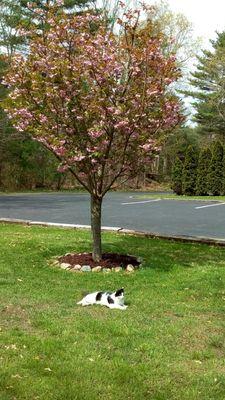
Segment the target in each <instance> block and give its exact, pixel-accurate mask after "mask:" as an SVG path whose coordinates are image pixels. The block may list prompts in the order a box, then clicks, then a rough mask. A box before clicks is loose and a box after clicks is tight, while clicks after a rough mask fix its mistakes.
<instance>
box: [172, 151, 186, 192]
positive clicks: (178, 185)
mask: <svg viewBox="0 0 225 400" xmlns="http://www.w3.org/2000/svg"><path fill="white" fill-rule="evenodd" d="M182 171H183V163H182V161H181V160H180V158H179V157H176V159H175V163H174V166H173V169H172V185H171V189H172V190H173V191H174V192H175V193H176V194H178V195H181V194H182Z"/></svg>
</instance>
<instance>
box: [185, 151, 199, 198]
mask: <svg viewBox="0 0 225 400" xmlns="http://www.w3.org/2000/svg"><path fill="white" fill-rule="evenodd" d="M197 165H198V157H197V153H196V149H195V148H194V147H193V146H192V145H190V146H188V148H187V151H186V154H185V160H184V167H183V173H182V187H183V194H186V195H188V196H192V195H194V194H195V188H196V177H197Z"/></svg>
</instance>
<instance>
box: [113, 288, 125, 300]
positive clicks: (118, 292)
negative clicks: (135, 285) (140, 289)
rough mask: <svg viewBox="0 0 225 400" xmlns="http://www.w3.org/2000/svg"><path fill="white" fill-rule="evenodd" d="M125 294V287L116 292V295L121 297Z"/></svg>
mask: <svg viewBox="0 0 225 400" xmlns="http://www.w3.org/2000/svg"><path fill="white" fill-rule="evenodd" d="M123 296H124V288H121V289H118V290H117V291H116V292H115V297H117V298H119V297H123Z"/></svg>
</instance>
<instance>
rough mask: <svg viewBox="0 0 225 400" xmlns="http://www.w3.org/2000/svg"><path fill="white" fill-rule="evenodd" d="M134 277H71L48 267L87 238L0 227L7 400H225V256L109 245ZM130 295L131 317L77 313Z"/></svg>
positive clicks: (121, 242)
mask: <svg viewBox="0 0 225 400" xmlns="http://www.w3.org/2000/svg"><path fill="white" fill-rule="evenodd" d="M103 239H104V250H105V251H112V252H115V251H118V252H121V253H130V254H135V255H138V256H141V257H143V258H144V265H143V268H142V269H141V270H140V271H138V272H136V273H133V274H127V273H125V272H123V273H115V272H114V273H108V274H104V273H83V274H79V273H78V274H75V273H71V272H68V271H64V270H61V269H59V268H56V267H51V266H49V264H48V261H49V260H50V258H51V257H53V256H56V255H60V254H64V253H66V252H70V251H78V252H82V251H89V250H90V248H91V242H90V234H89V232H88V231H74V230H70V229H59V228H44V227H37V226H36V227H29V226H21V225H7V224H1V225H0V254H1V261H0V270H1V306H0V311H1V323H2V326H1V364H2V367H3V368H2V373H1V379H0V398H1V399H2V400H9V399H10V400H25V399H26V400H28V399H29V400H36V399H38V400H77V399H79V400H89V399H90V400H95V399H98V400H99V399H106V400H111V399H113V400H114V399H124V400H128V399H130V400H136V399H140V400H143V399H152V400H174V399H179V400H192V399H193V400H196V399H201V400H215V399H216V400H217V399H218V400H219V399H221V400H224V396H225V395H224V393H225V249H223V248H219V247H209V246H207V245H201V244H190V243H177V242H172V241H166V240H159V239H147V238H144V237H134V236H125V235H121V234H118V235H116V234H111V233H104V234H103ZM121 286H124V287H125V294H126V300H127V304H128V305H129V307H128V309H127V310H126V311H120V310H110V309H107V308H103V307H98V306H93V307H86V308H82V307H80V306H77V305H76V302H77V301H78V300H80V299H81V297H82V294H83V292H85V291H95V290H101V289H103V290H104V289H108V290H113V289H116V288H120V287H121Z"/></svg>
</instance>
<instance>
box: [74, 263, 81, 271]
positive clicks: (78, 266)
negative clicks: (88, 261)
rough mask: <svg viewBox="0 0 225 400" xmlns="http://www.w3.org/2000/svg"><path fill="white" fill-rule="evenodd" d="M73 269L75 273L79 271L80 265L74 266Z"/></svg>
mask: <svg viewBox="0 0 225 400" xmlns="http://www.w3.org/2000/svg"><path fill="white" fill-rule="evenodd" d="M73 269H74V270H75V271H79V270H80V269H81V265H80V264H76V265H74V267H73Z"/></svg>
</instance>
